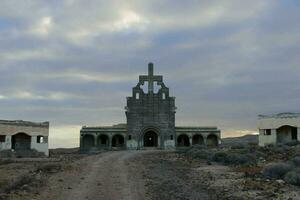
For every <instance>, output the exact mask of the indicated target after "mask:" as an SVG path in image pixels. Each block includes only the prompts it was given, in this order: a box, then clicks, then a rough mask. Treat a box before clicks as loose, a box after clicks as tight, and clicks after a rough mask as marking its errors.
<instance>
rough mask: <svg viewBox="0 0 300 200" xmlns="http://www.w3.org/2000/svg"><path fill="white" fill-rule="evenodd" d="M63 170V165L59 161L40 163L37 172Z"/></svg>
mask: <svg viewBox="0 0 300 200" xmlns="http://www.w3.org/2000/svg"><path fill="white" fill-rule="evenodd" d="M61 170H62V166H61V164H59V163H46V164H40V165H39V166H38V167H37V168H36V171H37V172H44V173H57V172H59V171H61Z"/></svg>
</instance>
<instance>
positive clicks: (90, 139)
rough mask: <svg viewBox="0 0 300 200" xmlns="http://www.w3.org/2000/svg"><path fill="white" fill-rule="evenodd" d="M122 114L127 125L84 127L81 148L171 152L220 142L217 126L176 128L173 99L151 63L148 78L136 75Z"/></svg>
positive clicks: (86, 149)
mask: <svg viewBox="0 0 300 200" xmlns="http://www.w3.org/2000/svg"><path fill="white" fill-rule="evenodd" d="M146 85H148V87H146V88H145V86H146ZM154 86H156V87H154ZM143 88H144V89H143ZM146 90H147V91H146ZM125 113H126V118H127V124H118V125H114V126H108V127H103V126H102V127H101V126H99V127H87V126H83V127H82V129H81V131H80V149H81V150H82V151H90V150H99V149H114V148H123V149H132V150H136V149H144V148H146V147H156V148H160V149H174V148H175V147H185V146H191V145H195V144H200V145H207V146H218V145H219V144H220V142H221V139H220V135H221V132H220V130H218V128H217V127H200V126H196V127H176V126H175V113H176V106H175V97H171V96H170V94H169V88H168V87H166V85H165V84H164V81H163V76H161V75H154V72H153V64H152V63H149V65H148V75H141V76H139V82H138V84H137V85H136V86H135V87H134V88H133V89H132V96H131V97H127V106H126V107H125Z"/></svg>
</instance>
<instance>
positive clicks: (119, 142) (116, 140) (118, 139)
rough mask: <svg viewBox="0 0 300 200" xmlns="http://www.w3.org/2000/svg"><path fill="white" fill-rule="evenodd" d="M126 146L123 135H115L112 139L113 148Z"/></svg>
mask: <svg viewBox="0 0 300 200" xmlns="http://www.w3.org/2000/svg"><path fill="white" fill-rule="evenodd" d="M122 146H124V137H123V136H122V135H119V134H118V135H114V136H113V138H112V147H122Z"/></svg>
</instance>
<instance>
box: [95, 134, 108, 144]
mask: <svg viewBox="0 0 300 200" xmlns="http://www.w3.org/2000/svg"><path fill="white" fill-rule="evenodd" d="M97 142H98V147H108V146H109V139H108V136H107V135H104V134H101V135H99V137H98V141H97Z"/></svg>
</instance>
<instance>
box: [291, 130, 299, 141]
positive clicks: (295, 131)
mask: <svg viewBox="0 0 300 200" xmlns="http://www.w3.org/2000/svg"><path fill="white" fill-rule="evenodd" d="M297 135H298V130H297V127H292V140H297V139H298V136H297Z"/></svg>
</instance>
